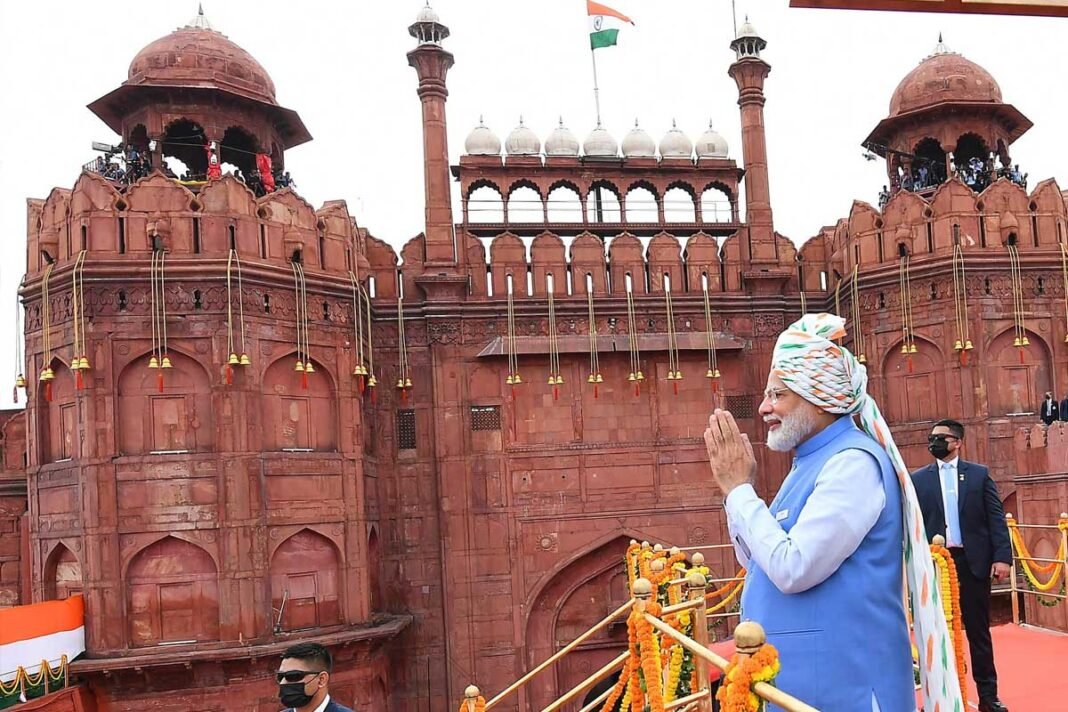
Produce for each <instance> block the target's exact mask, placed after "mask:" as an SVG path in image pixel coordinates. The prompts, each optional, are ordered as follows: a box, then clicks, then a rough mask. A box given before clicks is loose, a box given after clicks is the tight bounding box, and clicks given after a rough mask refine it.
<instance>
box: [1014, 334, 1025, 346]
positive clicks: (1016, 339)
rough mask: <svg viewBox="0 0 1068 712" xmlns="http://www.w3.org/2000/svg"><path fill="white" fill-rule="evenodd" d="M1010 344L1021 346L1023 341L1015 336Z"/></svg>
mask: <svg viewBox="0 0 1068 712" xmlns="http://www.w3.org/2000/svg"><path fill="white" fill-rule="evenodd" d="M1012 345H1013V346H1023V341H1022V340H1021V339H1020V337H1019V336H1017V337H1016V338H1015V339H1013V340H1012Z"/></svg>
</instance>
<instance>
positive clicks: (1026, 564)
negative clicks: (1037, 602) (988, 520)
mask: <svg viewBox="0 0 1068 712" xmlns="http://www.w3.org/2000/svg"><path fill="white" fill-rule="evenodd" d="M1007 523H1008V525H1009V535H1010V539H1011V540H1012V545H1013V548H1014V549H1016V558H1018V559H1019V560H1020V563H1021V565H1022V568H1023V571H1024V575H1025V576H1026V577H1027V579H1028V581H1030V583H1031V586H1032V588H1034V589H1035V590H1036V591H1041V592H1043V593H1048V592H1050V591H1052V590H1053V589H1054V587H1056V585H1057V583H1058V582H1059V581H1060V579H1061V575H1062V574H1063V573H1064V559H1065V550H1064V537H1063V536H1062V537H1061V542H1060V545H1059V546H1058V547H1057V554H1056V555H1055V556H1054V557H1053V558H1055V559H1060V561H1051V562H1048V563H1045V564H1039V563H1038V562H1037V561H1032V559H1033V558H1034V557H1033V556H1031V552H1030V551H1029V550H1028V548H1027V544H1026V543H1025V542H1024V540H1023V536H1021V535H1020V529H1019V527H1018V526H1017V524H1016V520H1014V519H1012V518H1009V519H1008V521H1007ZM1057 529H1058V531H1061V532H1063V531H1068V519H1062V520H1061V521H1060V522H1058V523H1057ZM1039 574H1043V575H1044V574H1049V575H1050V576H1049V578H1048V579H1047V580H1046V581H1045V582H1042V581H1039V580H1038V575H1039Z"/></svg>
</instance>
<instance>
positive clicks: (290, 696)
mask: <svg viewBox="0 0 1068 712" xmlns="http://www.w3.org/2000/svg"><path fill="white" fill-rule="evenodd" d="M304 685H305V683H303V682H283V683H282V684H281V685H279V686H278V699H279V700H280V701H281V702H282V704H283V705H285V706H286V707H303V706H304V705H306V704H308V703H309V702H311V701H312V697H314V695H309V694H306V693H305V692H304Z"/></svg>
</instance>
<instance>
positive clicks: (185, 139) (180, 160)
mask: <svg viewBox="0 0 1068 712" xmlns="http://www.w3.org/2000/svg"><path fill="white" fill-rule="evenodd" d="M207 145H208V139H207V136H205V135H204V129H203V128H202V127H201V126H200V125H199V124H197V123H195V122H193V121H190V120H189V119H178V120H177V121H174V122H172V123H171V124H170V125H168V126H167V130H166V131H165V132H164V134H163V142H162V149H163V160H164V162H165V163H166V164H167V165H168V166H169V167H170V169H171V170H172V171H173V172H174V173H175V174H176V175H177V176H179V177H184V178H194V177H201V178H202V177H204V176H206V175H207V173H208V154H207V153H206V152H205V150H204V147H205V146H207Z"/></svg>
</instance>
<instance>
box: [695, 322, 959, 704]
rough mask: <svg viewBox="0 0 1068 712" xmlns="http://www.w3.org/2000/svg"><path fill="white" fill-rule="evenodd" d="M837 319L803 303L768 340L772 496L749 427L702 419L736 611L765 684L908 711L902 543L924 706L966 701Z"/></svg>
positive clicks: (876, 423) (901, 474) (912, 521)
mask: <svg viewBox="0 0 1068 712" xmlns="http://www.w3.org/2000/svg"><path fill="white" fill-rule="evenodd" d="M843 323H844V322H843V320H842V319H841V318H840V317H837V316H834V315H831V314H806V315H805V316H804V317H802V318H801V320H799V321H797V322H796V323H794V324H792V325H791V326H790V328H789V329H787V330H786V331H785V332H783V333H782V334H781V335H780V336H779V340H778V342H777V343H776V345H775V351H774V354H773V356H772V365H771V372H770V374H769V375H768V380H767V389H766V390H765V391H764V400H763V401H762V402H761V404H760V414H761V415H762V416H763V418H764V422H765V423H766V424H767V427H768V433H767V445H768V447H769V448H771V449H772V450H776V451H781V452H786V451H790V450H793V451H794V461H793V466H792V467H791V469H790V472H789V474H788V475H787V476H786V479H785V481H784V482H783V483H782V487H780V489H779V492H778V494H777V495H776V496H775V499H774V500H772V502H771V504H765V503H764V502H763V501H762V500H761V499H760V498H759V497H758V496H757V494H756V492H755V490H754V489H753V486H752V485H751V484H750V483H751V481H752V480H753V478H754V475H755V474H756V460H755V458H754V456H753V450H752V447H751V445H750V443H749V439H748V437H747V436H746V435H744V434H741V433H739V431H738V426H737V424H736V423H735V421H734V418H733V417H732V416H731V414H730V413H728V412H726V411H722V410H719V409H717V410H716V411H715V412H714V413H713V414H712V417H711V418H710V419H709V425H708V429H707V430H706V431H705V444H706V445H707V447H708V456H709V461H710V463H711V465H712V473H713V476H714V478H715V480H716V483H717V484H718V486H719V487H720V489H721V490H722V491H723V494H724V496H725V499H724V508H725V510H726V514H727V524H728V529H729V530H730V535H731V540H732V543H733V544H734V548H735V553H736V555H737V557H738V560H739V562H740V563H741V564H742V565H743V566H745V567H746V570H747V574H746V581H745V588H744V590H743V593H742V616H743V618H746V619H751V620H755V621H757V622H758V623H761V624H762V625H763V626H764V629H765V630H766V631H767V634H768V642H770V643H771V644H772V645H774V646H775V647H776V648H777V649H778V650H779V654H780V659H781V661H782V672H781V673H780V674H779V677H778V678H777V680H776V683H777V685H778V686H779V687H780V688H782V689H783V690H784V691H786V692H788V693H790V694H791V695H794V696H795V697H797V698H799V699H801V700H802V701H804V702H806V703H808V704H810V705H812V706H814V707H816V708H817V709H819V710H822V711H823V712H867V710H880V711H881V712H907V711H909V710H914V709H915V706H916V705H915V697H914V694H913V685H912V680H913V676H912V655H911V648H910V643H909V631H908V623H907V620H906V616H905V610H904V604H903V602H902V596H901V585H902V553H904V557H905V567H906V569H907V578H908V582H909V589H910V593H911V595H912V608H913V613H914V622H915V628H916V641H917V646H918V648H919V650H920V670H921V675H922V678H923V691H924V700H925V709H927V710H941V711H942V712H953V711H954V710H960V711H961V712H963V709H964V706H963V703H962V700H961V695H960V689H959V685H958V683H957V675H956V671H955V667H954V659H955V658H954V655H953V651H952V648H951V647H950V642H949V641H950V639H949V635H948V631H947V628H946V622H945V616H944V615H943V614H942V609H941V606H940V605H939V603H938V586H937V585H935V580H934V571H933V567H932V564H931V557H930V555H929V553H928V550H927V540H926V538H925V536H924V533H923V520H922V516H921V515H920V511H919V506H918V505H917V503H916V495H915V492H914V491H913V489H912V482H911V479H910V477H909V474H908V470H907V469H906V468H905V464H904V462H903V461H902V460H901V455H900V453H899V452H898V451H897V447H896V446H895V445H894V442H893V439H892V438H891V436H890V430H889V428H888V427H887V426H886V422H885V421H884V420H883V418H882V415H881V414H880V413H879V409H878V407H877V406H876V405H875V401H874V400H873V399H872V398H871V397H870V396H868V394H867V372H866V370H865V368H864V366H863V365H862V364H860V363H858V362H857V360H856V359H855V358H854V357H853V355H852V354H851V353H850V352H849V351H848V350H847V349H845V348H843V347H841V346H839V345H837V344H835V343H834V341H833V339H836V338H840V337H842V336H844V335H845V329H844V328H843ZM854 416H857V418H858V420H859V421H860V422H859V425H860V427H859V428H858V427H857V423H855V422H854Z"/></svg>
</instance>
